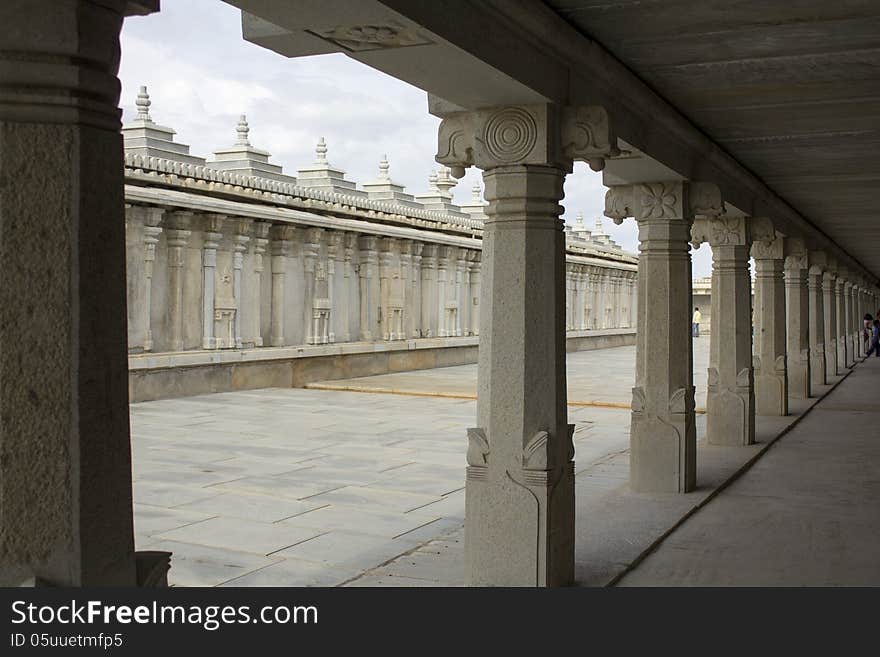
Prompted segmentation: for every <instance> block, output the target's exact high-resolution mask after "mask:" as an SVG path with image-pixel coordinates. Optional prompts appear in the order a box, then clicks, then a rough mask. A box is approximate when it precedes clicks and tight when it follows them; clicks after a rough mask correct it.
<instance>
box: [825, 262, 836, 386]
mask: <svg viewBox="0 0 880 657" xmlns="http://www.w3.org/2000/svg"><path fill="white" fill-rule="evenodd" d="M830 266H833V265H831V264H830V263H829V267H830ZM836 287H837V272H836V271H834V270H832V269H830V268H829V269H826V270H825V273H824V274H823V275H822V297H823V298H822V301H823V304H824V307H825V317H824V326H825V374H826V376H827V377H831V376H835V375H836V374H837V294H836Z"/></svg>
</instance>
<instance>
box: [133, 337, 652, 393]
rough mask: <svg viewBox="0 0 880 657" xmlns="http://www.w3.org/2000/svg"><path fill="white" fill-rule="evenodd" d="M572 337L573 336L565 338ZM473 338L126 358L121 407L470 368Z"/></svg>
mask: <svg viewBox="0 0 880 657" xmlns="http://www.w3.org/2000/svg"><path fill="white" fill-rule="evenodd" d="M572 333H574V332H572ZM635 337H636V334H635V329H606V330H600V331H583V332H577V334H575V335H570V336H569V339H568V345H567V348H568V351H572V352H573V351H587V350H592V349H604V348H608V347H621V346H626V345H632V344H635ZM478 345H479V337H478V336H467V337H457V338H419V339H416V340H396V341H393V342H342V343H336V344H325V345H300V346H293V347H260V348H259V349H224V350H198V351H196V350H193V351H180V352H164V353H145V354H131V355H129V358H128V362H129V372H128V389H129V401H131V402H142V401H155V400H158V399H171V398H176V397H189V396H193V395H202V394H209V393H215V392H232V391H235V390H255V389H258V388H302V387H304V386H306V385H307V384H309V383H314V382H318V381H332V380H338V379H350V378H356V377H363V376H373V375H376V374H391V373H393V372H408V371H411V370H426V369H434V368H438V367H451V366H455V365H469V364H472V363H475V362H477V352H478Z"/></svg>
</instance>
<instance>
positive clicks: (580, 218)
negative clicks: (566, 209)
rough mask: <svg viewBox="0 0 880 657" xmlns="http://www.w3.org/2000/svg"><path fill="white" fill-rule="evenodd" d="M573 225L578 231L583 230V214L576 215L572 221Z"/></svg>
mask: <svg viewBox="0 0 880 657" xmlns="http://www.w3.org/2000/svg"><path fill="white" fill-rule="evenodd" d="M574 225H575V228H577V229H578V230H583V228H584V213H583V212H578V213H577V217H576V218H575V220H574Z"/></svg>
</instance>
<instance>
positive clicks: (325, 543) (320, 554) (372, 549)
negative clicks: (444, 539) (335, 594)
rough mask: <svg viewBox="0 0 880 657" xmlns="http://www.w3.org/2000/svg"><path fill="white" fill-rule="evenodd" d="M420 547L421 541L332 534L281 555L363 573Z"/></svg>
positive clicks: (350, 533) (345, 533)
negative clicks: (340, 566)
mask: <svg viewBox="0 0 880 657" xmlns="http://www.w3.org/2000/svg"><path fill="white" fill-rule="evenodd" d="M416 547H418V543H417V542H415V541H410V540H407V539H406V538H405V537H400V538H388V537H382V536H370V535H367V534H355V533H352V532H344V531H331V532H327V533H326V534H322V535H320V536H317V537H315V538H312V539H309V540H308V541H304V542H302V543H298V544H297V545H294V546H293V547H290V548H286V549H284V550H281V551H280V552H278V553H277V556H279V557H285V558H287V557H292V558H294V559H305V560H306V561H318V562H324V563H330V564H341V565H343V566H355V567H356V568H358V569H359V571H360V572H363V571H365V570H370V569H372V568H375V567H376V566H379V565H381V564H383V563H385V562H386V561H389V560H390V559H393V558H394V557H397V556H399V555H401V554H403V553H404V552H408V551H410V550H413V549H415V548H416Z"/></svg>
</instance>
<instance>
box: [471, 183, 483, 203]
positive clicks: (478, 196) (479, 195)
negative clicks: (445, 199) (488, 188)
mask: <svg viewBox="0 0 880 657" xmlns="http://www.w3.org/2000/svg"><path fill="white" fill-rule="evenodd" d="M471 200H473V202H474V203H482V202H483V190H482V189H480V183H478V182H475V183H474V186H473V187H471Z"/></svg>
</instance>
